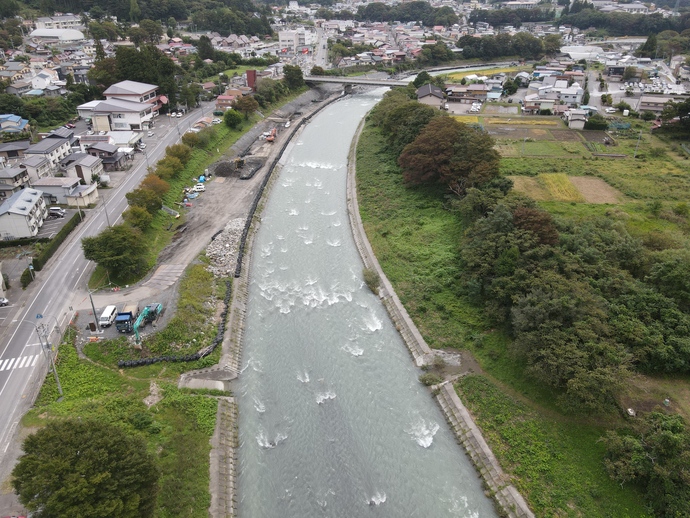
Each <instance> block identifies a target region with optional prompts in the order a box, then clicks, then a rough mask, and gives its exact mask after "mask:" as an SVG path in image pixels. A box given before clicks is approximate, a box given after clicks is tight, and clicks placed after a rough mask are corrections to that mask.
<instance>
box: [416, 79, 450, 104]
mask: <svg viewBox="0 0 690 518" xmlns="http://www.w3.org/2000/svg"><path fill="white" fill-rule="evenodd" d="M444 100H445V96H444V95H443V90H441V89H440V88H439V87H438V86H436V85H432V84H428V85H424V86H422V87H420V88H418V89H417V102H420V103H422V104H426V105H429V106H434V107H436V106H442V105H443V102H444Z"/></svg>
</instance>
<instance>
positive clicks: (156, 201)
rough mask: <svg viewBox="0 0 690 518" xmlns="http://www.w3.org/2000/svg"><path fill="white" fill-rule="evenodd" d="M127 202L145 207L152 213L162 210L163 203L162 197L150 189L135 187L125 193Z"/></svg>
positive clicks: (134, 205)
mask: <svg viewBox="0 0 690 518" xmlns="http://www.w3.org/2000/svg"><path fill="white" fill-rule="evenodd" d="M125 198H127V203H128V204H129V205H131V206H133V207H143V208H144V209H146V210H147V211H149V212H150V213H151V214H152V215H153V214H155V213H156V212H158V211H159V210H160V208H161V207H162V205H163V203H162V201H161V197H160V196H158V194H156V193H155V192H153V191H151V190H149V189H134V190H133V191H130V192H128V193H127V194H125Z"/></svg>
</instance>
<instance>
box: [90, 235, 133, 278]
mask: <svg viewBox="0 0 690 518" xmlns="http://www.w3.org/2000/svg"><path fill="white" fill-rule="evenodd" d="M81 246H82V249H83V250H84V257H85V258H86V259H88V260H90V261H94V262H95V263H97V264H99V265H101V266H103V267H104V268H105V269H106V270H108V271H110V272H120V273H122V276H123V277H126V272H128V271H132V272H138V271H140V270H141V269H142V268H143V266H144V264H143V261H144V256H145V254H146V252H147V246H146V243H145V238H144V235H143V234H142V233H141V231H139V230H138V229H135V228H133V227H130V226H128V225H115V226H113V227H110V228H107V229H105V230H104V231H103V232H101V233H100V234H98V235H97V236H94V237H85V238H83V239H82V241H81ZM123 272H124V273H123Z"/></svg>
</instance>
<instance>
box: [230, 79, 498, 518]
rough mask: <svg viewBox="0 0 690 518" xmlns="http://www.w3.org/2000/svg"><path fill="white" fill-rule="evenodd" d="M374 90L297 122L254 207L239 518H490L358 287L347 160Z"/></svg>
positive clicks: (397, 346)
mask: <svg viewBox="0 0 690 518" xmlns="http://www.w3.org/2000/svg"><path fill="white" fill-rule="evenodd" d="M382 93H383V91H381V90H378V91H375V92H373V93H369V94H361V95H355V96H352V97H348V98H346V99H344V100H341V101H339V102H337V103H334V104H333V105H331V106H329V107H327V108H326V109H324V110H323V111H322V112H321V113H320V114H319V115H318V116H316V117H315V118H314V120H312V122H310V123H309V124H308V125H307V126H306V127H305V128H304V131H303V132H302V133H301V134H300V135H299V137H298V138H297V140H296V142H294V146H293V147H292V148H291V149H289V150H288V155H287V157H286V158H285V166H284V167H283V169H282V171H281V172H280V173H279V176H278V178H277V180H276V181H275V183H274V185H273V187H272V190H271V192H270V196H269V200H268V203H267V204H266V207H265V209H264V211H263V213H262V215H261V227H260V229H259V231H258V234H257V236H256V239H255V241H254V252H253V257H252V264H251V273H250V279H251V282H250V287H249V299H248V304H247V307H248V310H247V317H246V321H245V325H246V328H245V340H244V346H243V347H244V350H243V372H242V375H241V376H240V379H239V385H238V390H237V396H238V401H239V406H240V448H239V467H238V486H239V487H238V493H239V502H238V514H239V516H241V517H244V518H255V517H259V518H293V517H294V518H311V517H323V516H328V517H347V518H354V517H359V516H376V517H390V518H403V517H424V518H440V517H446V516H448V517H468V518H469V517H495V516H497V515H496V513H495V511H494V508H493V503H492V502H491V500H489V499H488V498H487V497H486V496H485V495H484V493H483V490H482V488H481V483H480V480H479V478H478V476H477V474H476V472H475V470H474V468H473V466H472V465H471V463H470V461H469V459H468V458H467V457H466V455H465V453H464V452H463V450H462V447H461V446H458V445H457V444H456V441H455V438H454V436H453V435H452V433H451V431H450V429H449V427H448V426H447V424H446V422H445V419H444V417H443V415H442V413H441V411H440V410H439V409H438V407H437V405H436V403H435V402H434V401H433V399H432V397H431V395H430V393H429V390H428V389H427V388H425V387H424V386H422V385H421V384H420V383H419V381H418V377H419V374H420V373H421V371H420V370H419V369H418V368H416V367H415V366H414V365H413V362H412V360H411V358H410V355H409V353H408V352H407V349H406V348H405V346H404V344H403V342H402V340H401V338H400V337H399V335H398V333H397V332H396V330H395V328H394V327H393V325H392V324H391V322H390V320H389V319H388V315H387V313H386V311H385V309H384V307H383V306H382V305H381V303H380V301H379V300H378V298H377V297H376V296H374V295H373V294H372V293H371V291H370V290H369V289H368V288H367V287H366V285H364V283H363V281H362V262H361V259H360V257H359V255H358V252H357V249H356V247H355V244H354V241H353V238H352V232H351V229H350V226H349V219H348V215H347V207H346V168H347V154H348V150H349V147H350V143H351V140H352V137H353V135H354V133H355V131H356V128H357V125H358V124H359V122H360V120H361V119H362V117H363V116H364V115H365V114H366V112H367V111H369V110H370V109H371V108H372V107H373V106H374V104H375V103H376V102H377V101H378V100H380V96H381V95H382Z"/></svg>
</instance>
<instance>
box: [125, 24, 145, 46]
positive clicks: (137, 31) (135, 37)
mask: <svg viewBox="0 0 690 518" xmlns="http://www.w3.org/2000/svg"><path fill="white" fill-rule="evenodd" d="M148 37H149V34H148V33H147V32H146V31H145V30H144V29H142V28H141V27H132V28H131V29H129V41H131V42H132V43H134V45H135V46H136V47H138V46H140V45H141V44H142V43H144V42H146V41H147V40H148Z"/></svg>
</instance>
